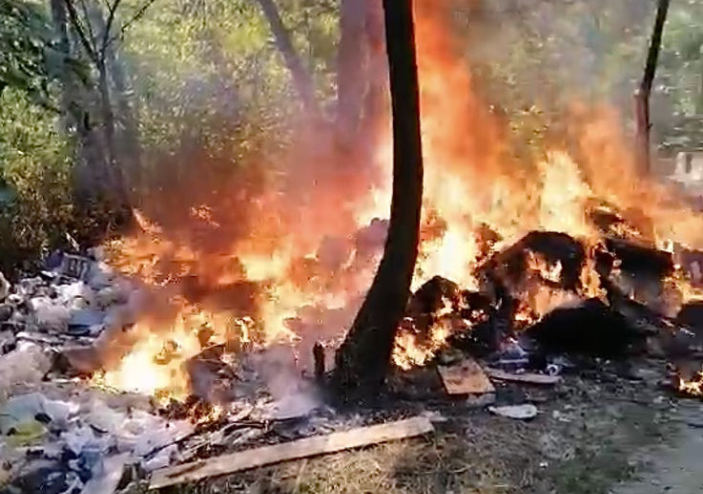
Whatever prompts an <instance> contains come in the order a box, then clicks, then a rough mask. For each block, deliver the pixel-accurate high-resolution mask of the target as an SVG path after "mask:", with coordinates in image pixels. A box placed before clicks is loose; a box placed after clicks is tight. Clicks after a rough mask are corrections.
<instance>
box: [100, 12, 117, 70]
mask: <svg viewBox="0 0 703 494" xmlns="http://www.w3.org/2000/svg"><path fill="white" fill-rule="evenodd" d="M121 1H122V0H115V1H114V2H113V3H112V5H111V6H110V8H109V10H108V14H107V22H106V23H105V32H104V33H103V39H102V43H101V46H100V57H101V58H103V59H104V58H105V51H106V50H107V47H108V44H109V41H110V29H112V23H113V22H114V21H115V12H117V7H119V5H120V2H121Z"/></svg>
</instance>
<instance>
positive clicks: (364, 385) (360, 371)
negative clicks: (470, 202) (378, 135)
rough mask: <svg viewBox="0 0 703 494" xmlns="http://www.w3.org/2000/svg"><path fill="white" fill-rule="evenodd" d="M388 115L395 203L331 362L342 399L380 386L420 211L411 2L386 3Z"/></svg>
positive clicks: (405, 292)
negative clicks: (379, 252) (379, 254)
mask: <svg viewBox="0 0 703 494" xmlns="http://www.w3.org/2000/svg"><path fill="white" fill-rule="evenodd" d="M383 6H384V12H385V27H386V50H387V54H388V64H389V71H390V91H391V102H392V110H393V152H394V155H393V196H392V200H391V217H390V225H389V230H388V237H387V239H386V245H385V250H384V253H383V258H382V259H381V263H380V265H379V267H378V271H377V272H376V276H375V278H374V280H373V283H372V285H371V288H370V289H369V292H368V294H367V295H366V299H365V300H364V303H363V304H362V306H361V309H360V310H359V313H358V314H357V316H356V319H355V320H354V323H353V325H352V327H351V329H350V330H349V333H348V334H347V336H346V339H345V341H344V343H343V344H342V346H341V347H340V349H339V350H338V351H337V354H336V356H335V360H336V367H335V371H334V375H333V384H334V385H335V388H336V389H337V390H338V391H339V392H340V393H341V396H342V398H343V399H345V400H347V401H350V400H353V399H357V398H363V397H371V396H373V393H375V392H376V391H378V390H379V389H380V388H381V387H382V386H383V384H384V381H385V376H386V373H387V371H388V367H389V364H390V357H391V352H392V350H393V342H394V339H395V335H396V330H397V328H398V323H399V322H400V320H401V319H402V317H403V315H404V313H405V309H406V305H407V301H408V297H409V294H410V283H411V281H412V276H413V271H414V269H415V262H416V260H417V250H418V241H419V230H420V211H421V206H422V177H423V164H422V142H421V135H420V104H419V89H418V75H417V62H416V55H415V35H414V25H413V11H412V1H411V0H384V2H383Z"/></svg>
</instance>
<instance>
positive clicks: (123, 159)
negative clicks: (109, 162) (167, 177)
mask: <svg viewBox="0 0 703 494" xmlns="http://www.w3.org/2000/svg"><path fill="white" fill-rule="evenodd" d="M94 17H95V23H96V25H97V27H98V33H99V35H98V37H99V39H109V38H110V36H109V35H108V36H107V37H105V31H106V30H107V29H108V27H107V24H106V22H105V18H104V17H103V15H102V13H100V12H96V14H95V16H94ZM116 43H117V42H116V41H113V42H112V43H110V44H109V45H107V46H106V47H105V50H104V51H105V61H104V63H105V69H106V75H107V77H109V80H111V81H112V89H113V91H112V93H113V94H114V100H115V105H116V109H117V111H116V112H115V111H114V110H112V109H110V111H111V113H112V116H111V120H112V122H113V124H112V126H113V132H114V133H115V136H114V138H115V139H116V141H115V142H116V144H117V145H116V146H114V148H115V152H116V153H117V154H116V156H115V159H116V161H117V163H119V164H120V165H121V170H122V172H123V175H124V172H125V171H129V173H128V178H129V179H138V175H139V172H140V168H141V147H140V144H139V131H138V128H137V122H136V119H135V115H134V110H133V108H132V105H131V104H130V98H129V93H130V91H129V88H128V84H127V76H126V74H125V70H124V66H123V64H122V61H121V60H120V58H119V56H118V54H117V45H116Z"/></svg>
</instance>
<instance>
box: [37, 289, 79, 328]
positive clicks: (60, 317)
mask: <svg viewBox="0 0 703 494" xmlns="http://www.w3.org/2000/svg"><path fill="white" fill-rule="evenodd" d="M29 306H30V308H31V309H32V312H33V313H34V319H35V321H36V324H37V326H38V327H39V329H40V330H43V331H48V332H52V333H63V332H65V331H66V330H67V329H68V321H69V320H70V319H71V311H70V309H69V308H68V307H66V306H65V305H64V304H63V303H62V302H61V301H60V300H57V299H51V298H49V297H34V298H32V299H31V300H30V301H29Z"/></svg>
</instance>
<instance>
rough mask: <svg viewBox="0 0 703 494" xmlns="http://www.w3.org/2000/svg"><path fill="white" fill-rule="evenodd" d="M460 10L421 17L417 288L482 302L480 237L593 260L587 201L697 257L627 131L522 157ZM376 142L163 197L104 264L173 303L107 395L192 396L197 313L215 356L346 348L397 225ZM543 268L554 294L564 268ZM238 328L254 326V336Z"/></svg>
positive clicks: (611, 126)
mask: <svg viewBox="0 0 703 494" xmlns="http://www.w3.org/2000/svg"><path fill="white" fill-rule="evenodd" d="M450 3H451V2H449V1H448V0H418V1H417V2H416V11H415V22H416V40H417V53H418V70H419V77H420V100H421V101H420V102H421V113H422V116H421V118H422V122H421V124H422V138H423V149H424V151H423V152H424V158H425V183H424V191H425V195H424V198H423V218H422V242H421V245H420V246H419V258H418V264H417V268H416V273H415V279H414V281H413V287H414V288H416V287H417V286H419V285H420V284H421V283H422V282H424V281H425V280H427V279H428V278H430V277H432V276H434V275H443V276H445V277H447V278H450V279H452V280H455V281H456V282H458V283H459V284H460V285H461V286H462V287H465V288H474V289H475V288H477V286H478V283H477V280H476V279H475V278H474V273H473V271H474V268H475V266H476V264H477V262H478V260H479V259H481V257H482V256H485V255H486V254H487V252H486V246H485V245H484V243H483V242H482V238H481V235H480V234H479V232H480V231H481V229H482V228H484V227H485V226H488V228H489V229H490V230H491V231H493V232H496V233H497V235H496V239H495V241H493V242H492V243H491V244H490V245H489V246H488V249H489V250H490V249H499V248H500V247H501V246H504V245H508V244H510V243H512V242H514V241H516V240H517V239H518V238H520V237H521V236H523V235H524V234H526V233H527V232H529V231H531V230H556V231H561V232H565V233H569V234H571V235H573V236H575V237H578V238H580V239H582V240H585V242H586V244H587V245H595V244H596V242H597V232H596V231H595V229H594V227H593V225H592V224H591V223H590V222H589V221H588V217H587V212H588V207H589V206H588V205H589V204H591V203H592V202H593V201H595V202H602V203H607V204H611V205H613V206H614V207H616V208H617V209H618V210H619V211H623V212H624V213H626V214H627V215H629V216H628V219H629V220H632V221H631V223H633V224H635V226H636V228H635V230H633V231H628V232H626V233H628V234H632V233H634V234H636V235H638V236H641V237H642V238H646V239H648V240H650V241H651V242H653V243H656V244H657V245H664V243H665V242H667V241H672V240H673V241H677V242H679V243H684V244H688V245H690V246H691V247H701V246H703V219H702V218H701V217H700V216H699V215H696V214H694V213H693V212H692V211H690V209H689V208H688V207H687V206H686V205H684V204H682V203H681V202H680V201H678V200H677V199H676V198H675V197H674V196H673V195H672V194H671V193H670V191H669V190H668V189H666V188H665V187H664V186H662V185H660V184H657V183H654V182H653V181H651V180H648V179H645V178H642V177H640V176H639V174H638V173H637V168H636V164H635V161H634V159H633V156H632V153H631V152H630V150H629V149H628V148H629V145H628V139H627V138H626V137H625V136H624V135H623V134H622V131H621V128H620V123H619V118H618V116H617V114H616V113H615V112H614V111H613V110H611V109H609V108H607V107H595V108H588V107H586V106H584V105H582V104H575V105H574V106H573V108H570V109H569V110H568V111H565V112H564V121H565V123H566V124H567V125H566V126H565V127H567V128H568V132H567V134H568V135H566V136H564V138H565V139H568V140H569V141H570V143H571V144H572V146H571V147H570V148H569V150H567V149H566V148H565V147H564V146H561V145H555V146H552V147H550V148H547V149H544V150H543V153H542V159H541V160H538V162H536V163H535V162H532V161H531V160H520V159H518V158H516V157H515V156H514V155H513V153H512V150H511V149H512V148H511V146H512V143H511V136H510V132H509V130H508V128H507V126H506V125H505V123H504V122H502V121H501V119H500V118H498V117H497V116H496V115H495V114H494V113H493V112H492V110H491V107H490V106H489V105H488V104H486V103H485V102H484V101H483V100H482V99H481V98H480V97H479V96H478V95H477V93H476V92H475V91H474V81H473V80H472V76H471V72H470V70H469V67H468V64H467V61H466V60H465V59H464V58H463V57H462V56H460V55H459V53H460V47H459V46H458V45H457V40H456V39H455V38H454V37H453V35H452V29H451V27H450V26H451V24H450V17H449V16H450V13H451V7H450ZM383 121H384V122H387V115H386V116H385V117H384V119H383ZM370 128H371V129H372V130H371V131H369V132H370V134H368V135H367V136H366V141H367V142H368V143H372V144H373V149H371V150H365V151H358V152H356V151H353V152H350V151H348V150H340V149H339V148H338V147H336V146H335V145H334V136H333V135H327V134H326V133H324V132H321V131H320V130H319V128H317V127H316V128H313V129H312V130H311V129H308V128H306V129H304V130H303V131H302V132H301V134H300V135H299V136H298V139H297V141H296V143H295V144H294V145H292V146H291V147H290V148H289V149H288V150H287V151H286V153H285V154H284V155H283V156H282V157H281V156H278V157H277V158H276V159H273V160H271V162H262V163H261V164H260V166H258V167H249V168H245V167H240V168H237V171H236V172H230V175H228V176H227V178H224V179H223V178H222V175H221V174H219V173H214V172H213V173H210V171H209V168H213V169H217V170H220V169H223V168H226V167H219V168H218V167H217V166H211V167H208V165H213V163H211V161H209V159H208V158H205V157H202V156H200V157H199V156H195V157H194V162H193V166H192V169H193V170H192V171H191V172H190V173H191V175H190V176H188V177H185V179H184V180H183V182H184V184H185V185H184V184H180V185H179V184H175V185H173V186H172V187H167V188H166V193H165V194H158V193H154V197H153V198H152V199H153V200H152V201H151V202H145V204H144V212H143V214H142V215H141V216H139V219H140V221H139V222H140V225H141V231H140V232H139V233H137V234H135V235H134V236H132V237H130V238H124V239H121V240H119V241H117V242H114V243H112V244H111V245H109V246H108V247H109V252H110V253H111V262H112V264H113V265H114V266H115V267H117V268H118V269H119V270H120V271H122V272H123V273H125V274H127V275H130V276H134V277H137V278H139V279H141V280H142V281H143V282H144V283H145V284H146V285H147V286H148V287H151V288H152V289H154V290H157V291H158V292H159V293H161V294H162V295H163V298H164V299H165V300H166V302H165V303H164V305H165V306H166V307H168V309H165V312H166V313H167V314H169V317H165V318H164V317H161V318H160V319H159V322H158V323H155V322H154V318H152V317H150V314H146V315H145V316H144V318H143V319H142V320H141V321H140V322H139V323H138V324H137V326H136V328H135V329H134V331H136V332H138V333H140V334H141V335H142V336H141V338H140V339H139V341H138V343H137V344H136V345H135V346H134V347H133V348H132V349H131V351H130V352H128V353H127V354H126V355H124V356H123V357H122V358H121V360H119V363H118V364H117V365H116V366H113V367H111V368H109V369H107V372H106V373H105V375H104V376H103V379H104V380H105V381H106V382H107V383H109V384H111V385H113V386H116V387H119V388H124V389H137V390H139V391H143V392H146V393H157V392H161V393H164V394H166V395H172V396H183V394H185V393H187V391H188V380H187V376H186V373H185V370H184V363H185V362H186V361H187V360H188V359H189V358H192V357H193V356H195V355H197V354H198V353H199V352H200V351H201V349H202V347H203V342H202V341H200V340H199V339H198V338H197V331H198V330H199V328H200V327H201V326H202V325H201V324H195V323H194V322H193V319H192V318H189V317H185V316H184V314H187V313H188V311H189V310H190V309H193V308H195V309H196V313H197V314H200V315H199V316H198V317H201V318H204V319H206V320H207V321H209V322H208V324H209V325H210V326H211V327H212V328H211V329H212V333H213V334H212V336H211V338H209V339H208V342H207V344H215V343H222V342H225V341H228V340H230V339H232V338H239V339H246V340H249V341H251V342H252V344H254V345H261V346H265V345H268V344H271V343H273V342H277V341H284V342H290V343H291V344H293V345H297V346H300V347H301V348H300V352H301V355H306V354H309V348H310V347H311V346H312V343H313V342H314V341H317V340H327V341H332V342H335V341H337V340H338V339H339V338H341V337H342V336H343V334H344V330H345V328H347V327H348V326H349V324H350V323H351V321H352V318H353V316H354V313H355V310H356V308H357V307H358V305H359V303H360V300H361V299H362V297H363V295H364V292H365V290H366V289H367V288H368V286H369V283H370V281H371V279H372V276H373V272H374V269H375V267H376V263H377V261H378V258H379V256H380V254H381V251H382V247H383V242H384V235H385V225H384V224H383V222H380V221H374V222H372V221H371V220H372V219H374V218H379V217H380V218H383V217H385V216H386V215H387V212H388V210H389V202H390V178H391V177H390V174H389V170H390V169H391V166H390V163H391V155H392V145H391V144H392V143H391V135H390V132H389V129H388V126H387V125H372V126H370ZM215 165H217V163H215ZM229 169H231V167H229ZM269 170H273V172H268V171H269ZM645 197H646V198H647V199H646V200H643V198H645ZM156 205H159V207H156ZM533 264H534V266H533V267H534V268H535V269H538V270H539V271H540V272H541V273H542V276H544V277H546V278H547V279H549V278H554V277H555V276H557V275H558V274H559V270H560V269H561V266H560V265H552V266H545V265H542V264H540V261H539V260H537V259H534V260H533ZM596 280H597V275H595V272H594V266H593V265H592V262H591V261H588V262H587V264H586V266H585V267H584V271H583V272H582V275H581V281H582V284H583V291H584V294H586V295H588V296H598V295H600V291H599V290H600V289H599V287H598V283H597V281H596ZM535 300H536V301H537V302H536V304H535V307H532V308H531V310H532V311H533V312H537V313H538V316H539V313H544V312H545V311H548V310H550V308H552V307H554V305H555V304H560V303H563V302H564V300H563V298H562V299H559V296H558V295H555V294H554V293H544V294H540V295H539V296H536V298H535ZM161 316H163V314H161ZM244 317H248V318H250V319H249V320H252V321H255V323H254V324H249V323H247V324H242V323H241V321H242V320H243V319H242V318H244ZM237 321H239V322H237ZM439 321H440V322H438V323H437V324H435V325H434V326H433V327H432V329H431V331H430V338H429V340H428V343H427V345H425V347H424V348H419V347H418V345H417V344H416V342H415V341H414V340H412V337H411V336H409V335H410V333H409V332H407V331H401V332H400V336H399V339H398V342H397V344H396V347H395V353H394V358H395V360H396V362H399V365H401V366H409V365H414V364H422V363H424V362H426V361H427V359H428V355H432V354H434V352H435V351H436V350H437V349H438V348H440V347H441V345H442V344H443V342H444V341H445V340H446V338H447V337H448V335H449V332H450V331H451V328H450V326H451V325H450V324H449V322H447V320H446V319H442V318H440V319H439ZM167 342H170V343H169V344H167ZM169 345H170V347H169ZM165 348H166V350H164V349H165ZM169 348H170V350H169ZM164 352H165V354H166V355H165V356H164V355H162V354H164ZM160 355H162V356H164V358H162V359H159V356H160ZM159 362H160V363H159Z"/></svg>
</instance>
